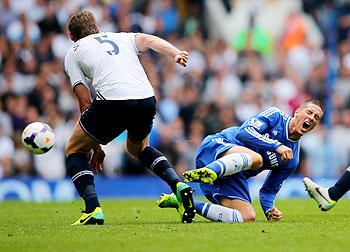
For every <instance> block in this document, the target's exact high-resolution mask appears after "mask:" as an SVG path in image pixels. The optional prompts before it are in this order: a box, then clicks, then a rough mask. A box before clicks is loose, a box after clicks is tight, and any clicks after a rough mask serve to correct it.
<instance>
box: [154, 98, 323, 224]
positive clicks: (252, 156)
mask: <svg viewBox="0 0 350 252" xmlns="http://www.w3.org/2000/svg"><path fill="white" fill-rule="evenodd" d="M323 112H324V107H323V105H322V103H321V102H319V101H318V100H307V101H305V102H303V103H302V104H301V105H300V107H298V108H297V109H296V111H295V113H294V116H293V117H291V116H289V115H287V114H286V113H284V112H282V111H281V110H280V109H278V108H276V107H270V108H267V109H265V110H264V111H262V112H260V113H258V114H257V115H255V116H253V117H251V118H250V119H248V120H247V121H245V122H244V123H243V124H242V126H241V127H232V128H227V129H224V130H223V131H221V132H219V133H217V134H214V135H209V136H207V137H206V138H205V139H204V140H203V142H202V144H201V145H200V146H199V148H198V150H197V153H196V168H197V169H195V170H190V171H187V172H185V173H184V178H185V181H187V182H200V188H201V189H202V191H203V194H204V196H205V197H206V198H207V199H208V200H209V201H210V202H211V203H212V204H209V203H203V202H197V201H195V202H194V204H195V208H196V212H197V213H198V214H200V215H201V216H203V217H205V218H207V219H209V220H212V221H222V222H249V221H255V219H256V213H255V211H254V209H253V207H252V204H251V198H250V194H249V188H248V179H249V178H250V177H253V176H256V175H257V174H259V173H261V172H262V171H263V170H270V172H269V173H268V175H267V177H266V180H265V182H264V184H263V186H262V188H261V189H260V191H259V198H260V204H261V207H262V209H263V211H264V213H265V216H266V218H267V219H268V220H275V221H278V220H280V219H281V218H282V213H281V211H279V210H278V209H277V208H276V207H275V205H274V200H275V197H276V194H277V192H278V191H279V190H280V188H281V185H282V183H283V181H284V180H285V179H286V178H287V177H288V176H289V175H290V174H291V173H292V172H293V171H294V170H295V168H296V167H297V165H298V163H299V151H300V141H299V140H300V138H301V137H302V136H303V135H304V134H306V133H308V132H310V131H311V130H312V129H314V128H315V126H316V125H317V124H318V123H319V122H320V120H321V118H322V116H323ZM177 205H178V203H177V200H176V197H174V195H173V194H163V195H162V196H161V198H160V200H159V201H158V206H159V207H161V208H165V207H174V208H177Z"/></svg>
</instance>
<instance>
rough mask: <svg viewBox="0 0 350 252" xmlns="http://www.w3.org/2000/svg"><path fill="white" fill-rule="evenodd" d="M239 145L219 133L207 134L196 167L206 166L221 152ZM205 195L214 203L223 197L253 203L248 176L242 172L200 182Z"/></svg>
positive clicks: (199, 151)
mask: <svg viewBox="0 0 350 252" xmlns="http://www.w3.org/2000/svg"><path fill="white" fill-rule="evenodd" d="M234 146H237V144H235V143H232V142H229V141H227V140H226V139H224V138H223V137H220V136H219V135H210V136H207V137H206V138H205V139H204V140H203V142H202V144H201V145H200V146H199V148H198V151H197V155H196V168H202V167H205V166H206V165H207V164H210V163H211V162H213V161H215V160H216V159H217V158H218V156H219V155H220V154H222V153H223V152H225V151H227V150H229V149H231V148H232V147H234ZM200 188H201V189H202V191H203V194H204V196H205V197H206V198H207V199H208V200H209V201H210V202H212V203H214V204H219V203H220V198H221V197H226V198H230V199H238V200H242V201H245V202H248V203H251V198H250V194H249V187H248V181H247V178H246V177H245V176H244V174H243V173H242V172H239V173H236V174H233V175H231V176H226V177H221V178H218V179H217V180H216V181H215V182H214V184H212V185H210V184H206V183H200Z"/></svg>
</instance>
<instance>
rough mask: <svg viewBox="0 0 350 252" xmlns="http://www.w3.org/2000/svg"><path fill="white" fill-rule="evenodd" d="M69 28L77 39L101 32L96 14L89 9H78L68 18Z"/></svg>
mask: <svg viewBox="0 0 350 252" xmlns="http://www.w3.org/2000/svg"><path fill="white" fill-rule="evenodd" d="M67 26H68V30H69V32H70V33H71V34H72V35H73V36H74V37H75V38H76V39H77V40H79V39H81V38H84V37H86V36H88V35H90V34H94V33H99V29H98V27H97V24H96V19H95V16H94V15H93V14H92V13H91V12H89V11H78V12H76V13H74V14H72V15H71V16H70V17H69V20H68V25H67Z"/></svg>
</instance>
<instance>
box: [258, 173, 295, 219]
mask: <svg viewBox="0 0 350 252" xmlns="http://www.w3.org/2000/svg"><path fill="white" fill-rule="evenodd" d="M294 169H295V168H289V169H283V170H273V171H270V173H269V175H268V176H267V178H266V180H265V183H264V185H263V186H262V188H261V189H260V191H259V198H260V204H261V208H262V209H263V211H264V213H265V216H266V218H267V219H269V220H271V219H272V220H279V219H280V218H281V217H282V215H281V213H280V212H279V210H278V209H277V208H275V206H274V201H275V197H276V194H277V193H278V191H279V190H280V188H281V186H282V183H283V182H284V180H285V179H286V178H287V177H288V176H289V175H290V174H291V173H292V172H293V171H294Z"/></svg>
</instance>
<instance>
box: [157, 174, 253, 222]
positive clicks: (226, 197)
mask: <svg viewBox="0 0 350 252" xmlns="http://www.w3.org/2000/svg"><path fill="white" fill-rule="evenodd" d="M200 187H201V190H202V192H203V194H204V196H205V197H206V198H207V199H208V200H209V201H210V202H211V203H212V204H209V203H203V202H197V201H195V203H194V204H195V208H196V212H197V213H198V214H199V215H201V216H203V217H205V218H207V219H209V220H212V221H222V222H243V221H247V222H248V221H254V220H255V211H254V209H253V207H252V205H251V198H250V195H249V187H248V182H247V179H246V178H245V176H244V175H243V174H242V173H238V174H235V175H232V176H229V177H226V178H225V179H223V178H219V179H218V180H217V181H216V182H215V184H214V185H210V184H206V183H200ZM157 204H158V206H159V207H162V208H165V207H172V208H176V201H174V197H173V196H172V195H171V194H170V195H168V194H163V195H162V196H161V198H160V200H159V201H158V202H157Z"/></svg>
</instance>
